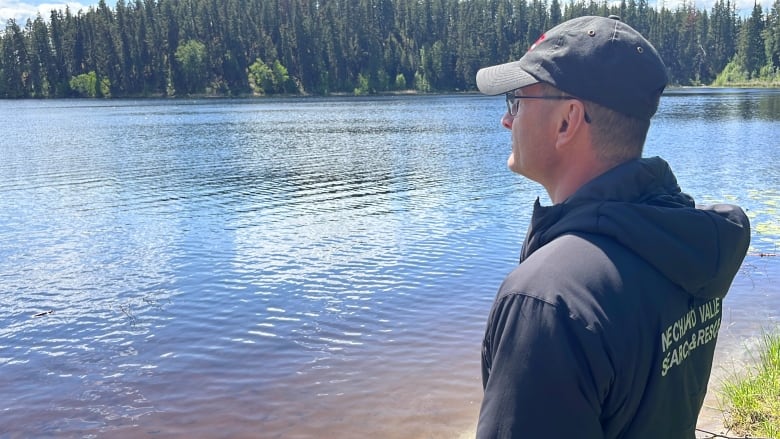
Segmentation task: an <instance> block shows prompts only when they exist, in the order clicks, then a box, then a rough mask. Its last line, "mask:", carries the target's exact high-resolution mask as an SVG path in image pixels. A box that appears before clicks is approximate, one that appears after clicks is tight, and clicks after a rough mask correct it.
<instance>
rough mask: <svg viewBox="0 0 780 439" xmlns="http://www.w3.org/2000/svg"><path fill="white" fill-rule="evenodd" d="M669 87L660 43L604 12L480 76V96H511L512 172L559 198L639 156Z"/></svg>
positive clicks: (557, 30) (558, 30)
mask: <svg viewBox="0 0 780 439" xmlns="http://www.w3.org/2000/svg"><path fill="white" fill-rule="evenodd" d="M666 84H667V74H666V67H665V66H664V63H663V61H662V60H661V58H660V56H659V55H658V52H657V51H656V50H655V48H654V47H653V46H652V45H651V44H650V43H649V42H648V41H647V40H646V39H645V38H644V37H642V36H641V35H640V34H639V33H638V32H637V31H635V30H634V29H632V28H631V27H629V26H628V25H626V24H625V23H622V22H621V21H620V20H619V19H614V18H604V17H580V18H575V19H573V20H569V21H567V22H565V23H562V24H560V25H558V26H556V27H554V28H552V29H550V30H549V31H547V32H546V33H545V34H544V35H542V36H541V37H540V38H539V40H538V41H537V42H536V43H535V44H534V45H533V46H532V47H531V48H530V49H529V50H528V52H527V53H526V54H525V55H524V56H523V57H522V58H521V59H520V60H518V61H514V62H510V63H506V64H501V65H497V66H492V67H487V68H484V69H481V70H480V71H479V72H478V73H477V87H478V88H479V90H480V91H481V92H482V93H484V94H488V95H498V94H504V93H506V94H507V103H508V104H509V109H508V111H507V113H506V114H505V115H504V118H503V120H502V123H503V125H504V126H505V127H506V128H508V129H510V130H512V154H511V155H510V158H509V160H508V165H509V167H510V169H512V170H513V171H515V172H517V173H520V174H522V175H525V176H526V177H528V178H531V179H533V180H535V181H538V182H539V183H541V184H542V185H544V186H545V187H546V188H547V190H548V192H550V194H551V196H553V197H554V196H555V195H559V196H568V194H570V193H571V190H576V187H577V185H578V184H582V183H584V181H587V179H588V178H592V177H594V176H595V175H597V174H598V173H599V172H603V171H604V170H606V169H608V168H609V167H612V166H614V165H617V164H619V163H622V162H624V161H626V160H629V159H632V158H637V157H639V156H641V154H642V148H643V145H644V141H645V136H646V134H647V130H648V128H649V126H650V118H651V117H652V116H653V114H655V112H656V110H657V109H658V103H659V99H660V96H661V93H662V92H663V90H664V88H665V87H666ZM518 97H519V98H518ZM582 180H584V181H582ZM554 201H555V200H554Z"/></svg>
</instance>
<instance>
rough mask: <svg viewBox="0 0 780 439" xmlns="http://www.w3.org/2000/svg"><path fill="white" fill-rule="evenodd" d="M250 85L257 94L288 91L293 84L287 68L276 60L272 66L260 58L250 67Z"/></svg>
mask: <svg viewBox="0 0 780 439" xmlns="http://www.w3.org/2000/svg"><path fill="white" fill-rule="evenodd" d="M248 78H249V86H250V87H251V88H252V91H253V92H254V93H256V94H260V95H263V94H273V93H286V92H288V91H289V89H290V88H291V87H292V86H291V81H290V75H289V73H288V72H287V69H286V68H285V67H284V66H283V65H282V63H280V62H279V60H276V61H274V62H273V64H271V65H270V66H269V65H268V64H266V63H264V62H263V60H262V59H260V58H258V59H256V60H255V62H253V63H252V65H251V66H249V69H248Z"/></svg>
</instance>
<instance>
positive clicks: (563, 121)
mask: <svg viewBox="0 0 780 439" xmlns="http://www.w3.org/2000/svg"><path fill="white" fill-rule="evenodd" d="M557 114H558V115H559V117H560V120H559V122H558V142H559V143H561V142H562V143H568V142H570V141H572V140H573V139H574V138H576V137H578V136H579V135H580V131H581V130H582V129H583V128H585V127H584V125H585V106H584V105H583V103H582V102H580V101H578V100H574V99H572V100H570V101H566V105H564V106H563V108H562V109H561V112H560V113H557Z"/></svg>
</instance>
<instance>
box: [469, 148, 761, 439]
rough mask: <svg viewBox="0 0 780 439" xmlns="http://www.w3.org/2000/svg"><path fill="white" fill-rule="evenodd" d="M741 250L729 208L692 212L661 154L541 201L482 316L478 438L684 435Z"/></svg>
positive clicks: (690, 432) (744, 227)
mask: <svg viewBox="0 0 780 439" xmlns="http://www.w3.org/2000/svg"><path fill="white" fill-rule="evenodd" d="M749 241H750V229H749V223H748V219H747V217H746V216H745V214H744V212H743V211H742V210H741V209H740V208H739V207H736V206H730V205H717V206H711V207H708V208H697V207H695V206H694V202H693V199H692V198H691V197H689V196H688V195H686V194H684V193H682V192H681V191H680V188H679V186H678V185H677V181H676V179H675V177H674V175H673V174H672V171H671V170H670V169H669V166H668V165H667V163H666V162H665V161H663V160H662V159H660V158H657V157H656V158H649V159H639V160H634V161H630V162H628V163H624V164H622V165H620V166H618V167H616V168H614V169H611V170H610V171H608V172H606V173H605V174H603V175H601V176H599V177H597V178H595V179H594V180H592V181H591V182H589V183H587V184H586V185H584V186H583V187H582V188H580V190H578V191H577V192H576V193H575V194H574V195H572V196H571V197H570V198H569V199H568V200H567V201H565V202H564V203H561V204H557V205H554V206H550V207H542V206H540V204H539V201H538V200H537V202H536V205H535V207H534V213H533V218H532V220H531V225H530V228H529V231H528V235H527V237H526V241H525V244H524V245H523V250H522V255H521V263H520V265H519V266H518V267H517V268H516V269H515V270H514V271H512V273H511V274H509V276H508V277H507V278H506V280H505V281H504V283H503V284H502V285H501V288H500V290H499V292H498V295H497V297H496V300H495V303H494V305H493V309H492V310H491V313H490V317H489V319H488V324H487V330H486V333H485V339H484V342H483V351H482V377H483V385H484V390H485V395H484V400H483V402H482V407H481V411H480V416H479V425H478V428H477V437H478V438H510V437H512V438H526V437H527V438H567V439H568V438H582V439H585V438H631V439H635V438H653V439H658V438H664V439H673V438H693V437H694V433H695V428H696V420H697V417H698V414H699V410H700V409H701V405H702V402H703V400H704V396H705V393H706V391H707V381H708V380H709V376H710V369H711V367H712V358H713V354H714V350H715V341H716V338H717V333H718V328H719V327H720V321H721V300H722V298H723V297H724V296H725V295H726V292H727V291H728V288H729V286H730V285H731V281H732V280H733V278H734V276H735V275H736V273H737V270H738V269H739V267H740V265H741V263H742V259H743V258H744V256H745V253H746V251H747V248H748V244H749Z"/></svg>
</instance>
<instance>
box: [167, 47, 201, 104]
mask: <svg viewBox="0 0 780 439" xmlns="http://www.w3.org/2000/svg"><path fill="white" fill-rule="evenodd" d="M175 58H176V63H177V67H178V69H177V73H178V74H177V75H175V76H174V84H175V86H176V90H181V91H182V92H184V93H187V94H191V93H201V92H203V91H204V90H205V89H206V84H207V81H208V76H207V74H206V73H207V59H206V45H205V44H203V43H201V42H200V41H196V40H189V41H187V42H185V43H184V44H182V45H180V46H179V47H178V48H177V49H176V54H175Z"/></svg>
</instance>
